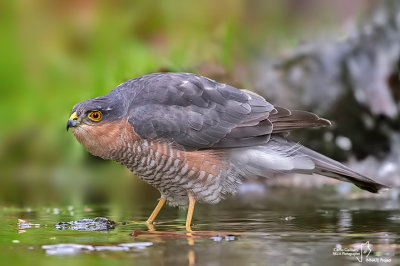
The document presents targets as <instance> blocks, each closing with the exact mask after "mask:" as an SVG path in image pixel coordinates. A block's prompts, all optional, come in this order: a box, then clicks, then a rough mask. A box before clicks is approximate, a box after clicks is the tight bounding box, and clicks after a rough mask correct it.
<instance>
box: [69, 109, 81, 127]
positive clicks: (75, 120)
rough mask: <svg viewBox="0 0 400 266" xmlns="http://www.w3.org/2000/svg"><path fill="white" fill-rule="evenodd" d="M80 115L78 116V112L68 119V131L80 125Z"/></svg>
mask: <svg viewBox="0 0 400 266" xmlns="http://www.w3.org/2000/svg"><path fill="white" fill-rule="evenodd" d="M78 119H79V118H78V115H77V114H76V112H74V113H73V114H72V115H71V117H70V118H69V119H68V122H67V131H68V129H69V128H70V127H76V126H77V125H79V121H78Z"/></svg>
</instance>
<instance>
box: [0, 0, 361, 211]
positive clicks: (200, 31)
mask: <svg viewBox="0 0 400 266" xmlns="http://www.w3.org/2000/svg"><path fill="white" fill-rule="evenodd" d="M364 5H365V4H364V2H363V1H351V3H349V1H345V0H341V1H334V2H333V1H317V0H302V1H295V0H292V1H289V0H285V1H261V0H252V1H244V0H243V1H239V0H234V1H228V0H222V1H211V0H206V1H155V0H148V1H126V0H117V1H94V0H69V1H66V0H62V1H50V0H43V1H29V0H21V1H13V0H9V1H7V0H6V1H1V2H0V51H1V56H0V80H1V82H2V84H1V87H0V96H1V97H0V121H1V127H0V169H1V174H0V202H3V203H6V204H18V205H23V206H24V205H25V206H29V205H35V204H43V203H46V204H58V203H61V204H68V203H71V202H72V203H74V204H80V203H82V202H109V201H112V200H116V201H117V200H124V199H126V197H127V196H129V197H131V196H132V194H140V193H142V194H144V193H145V192H143V191H147V188H148V186H147V185H145V184H143V182H141V181H138V179H136V178H133V177H132V175H131V174H130V173H129V172H128V170H126V169H124V168H123V167H121V166H118V165H117V164H115V163H112V162H107V163H105V162H100V160H97V159H94V158H93V157H91V156H89V155H88V153H87V152H86V151H85V150H84V149H83V147H81V146H80V145H79V144H78V143H77V141H76V140H75V139H74V138H73V136H72V134H70V133H69V134H67V133H66V132H65V126H66V121H67V119H68V117H69V114H70V110H71V108H72V107H73V105H74V104H76V103H77V102H80V101H82V100H85V99H87V98H90V97H95V96H99V95H102V94H105V93H107V92H108V91H109V90H111V89H112V88H113V87H115V86H116V85H118V84H119V83H122V82H124V81H126V80H127V79H130V78H133V77H136V76H140V75H143V74H147V73H150V72H156V71H164V70H168V71H190V72H200V73H211V75H212V72H215V71H214V70H213V69H214V68H215V69H220V70H221V69H222V70H221V71H222V72H223V73H226V74H227V75H228V78H227V80H230V79H233V77H235V76H237V75H236V74H237V72H238V69H239V70H240V69H242V70H243V69H246V66H247V65H248V64H249V62H251V60H253V59H254V58H257V56H258V55H259V54H260V53H261V51H263V52H265V50H268V51H269V53H271V54H273V53H275V52H277V51H282V50H283V49H284V48H285V47H291V46H293V45H296V44H297V43H298V42H300V41H301V40H302V39H305V38H308V37H309V36H311V35H313V34H314V35H318V34H323V33H325V34H329V30H328V29H331V28H332V27H333V25H337V24H339V23H341V22H342V21H343V20H344V19H347V18H348V17H351V16H354V14H358V13H359V11H360V10H362V9H363V8H364ZM215 66H217V67H215ZM213 67H214V68H213ZM242 72H243V71H242ZM229 77H230V78H229ZM241 77H243V80H240V81H239V83H241V84H251V82H250V81H249V80H250V77H251V75H247V74H242V76H241ZM225 81H226V80H225ZM235 85H238V84H235ZM239 85H240V84H239ZM142 186H146V190H143V189H142ZM153 192H154V193H151V194H150V196H151V197H156V196H157V193H156V192H155V191H153Z"/></svg>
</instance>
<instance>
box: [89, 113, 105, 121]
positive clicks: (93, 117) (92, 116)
mask: <svg viewBox="0 0 400 266" xmlns="http://www.w3.org/2000/svg"><path fill="white" fill-rule="evenodd" d="M88 117H89V119H90V120H92V121H96V122H97V121H100V119H101V117H102V115H101V112H100V111H95V112H90V113H89V114H88Z"/></svg>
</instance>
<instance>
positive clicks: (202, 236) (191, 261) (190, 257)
mask: <svg viewBox="0 0 400 266" xmlns="http://www.w3.org/2000/svg"><path fill="white" fill-rule="evenodd" d="M147 228H148V231H139V230H135V231H134V232H133V233H132V236H133V237H144V238H151V239H157V240H162V241H165V240H168V239H186V240H187V244H188V246H189V249H188V251H187V261H188V265H195V264H196V251H195V249H194V246H195V240H209V241H215V242H220V241H223V240H225V241H232V240H237V238H238V236H241V235H243V233H237V232H220V231H191V232H187V231H157V230H156V227H155V226H154V224H147Z"/></svg>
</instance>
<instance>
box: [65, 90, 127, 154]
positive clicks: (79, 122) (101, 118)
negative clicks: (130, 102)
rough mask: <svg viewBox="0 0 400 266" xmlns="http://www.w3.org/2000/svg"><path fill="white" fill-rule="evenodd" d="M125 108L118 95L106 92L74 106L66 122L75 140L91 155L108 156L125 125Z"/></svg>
mask: <svg viewBox="0 0 400 266" xmlns="http://www.w3.org/2000/svg"><path fill="white" fill-rule="evenodd" d="M124 110H125V106H124V104H123V101H121V98H120V97H119V95H118V94H114V93H109V94H107V95H104V96H100V97H96V98H91V99H88V100H85V101H83V102H80V103H78V104H76V105H75V106H74V108H73V109H72V112H71V116H70V118H69V119H68V122H67V130H69V129H71V130H72V132H73V133H74V135H75V137H76V139H77V140H78V141H79V142H80V143H81V144H82V145H83V146H84V147H85V148H86V149H87V150H88V151H89V152H90V153H92V154H93V155H96V156H100V157H103V158H107V157H109V155H108V154H109V153H110V152H111V151H112V149H115V148H116V147H115V145H117V144H116V143H117V140H118V138H119V137H120V135H121V132H123V131H124V130H123V129H124V128H125V127H126V125H127V120H126V118H124V114H125V113H126V112H125V111H124Z"/></svg>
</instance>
